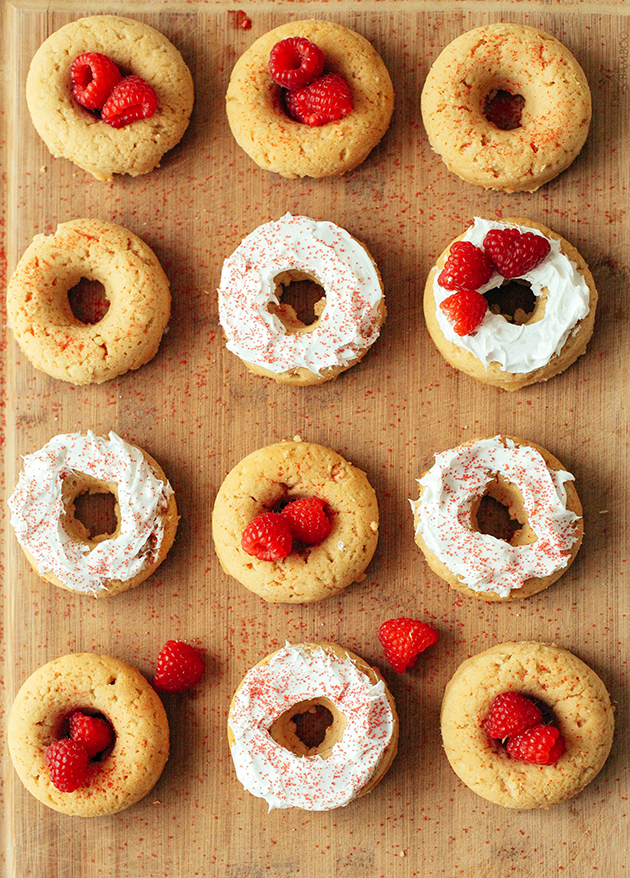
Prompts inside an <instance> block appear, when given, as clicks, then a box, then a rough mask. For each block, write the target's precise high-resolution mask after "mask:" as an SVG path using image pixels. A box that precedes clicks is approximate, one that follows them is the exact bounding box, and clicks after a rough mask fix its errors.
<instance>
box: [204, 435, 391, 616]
mask: <svg viewBox="0 0 630 878" xmlns="http://www.w3.org/2000/svg"><path fill="white" fill-rule="evenodd" d="M313 496H314V497H319V498H320V499H321V500H324V501H325V503H326V511H327V513H329V514H330V519H331V523H332V529H331V532H330V534H329V536H328V537H327V538H326V539H325V540H324V541H323V542H322V543H320V544H319V545H318V546H310V547H308V548H306V549H304V550H302V551H293V552H291V554H290V555H288V556H287V557H286V558H282V559H280V560H278V561H260V560H259V559H258V558H255V557H253V556H251V555H248V554H247V553H246V552H245V551H244V550H243V548H242V546H241V537H242V533H243V530H244V529H245V527H246V526H247V525H248V524H249V523H250V521H252V519H254V518H255V517H256V516H257V515H260V514H261V513H262V512H268V511H274V510H275V509H276V508H277V507H278V506H279V505H281V504H282V503H283V502H285V501H290V500H296V499H298V498H300V497H313ZM212 533H213V536H214V544H215V549H216V552H217V555H218V557H219V561H220V562H221V566H222V567H223V569H224V570H225V572H226V573H228V574H229V575H230V576H233V577H234V578H235V579H237V580H238V581H239V582H240V583H241V584H242V585H244V586H245V587H246V588H248V589H250V591H253V592H255V593H256V594H258V595H260V597H262V598H264V599H265V600H266V601H270V602H280V603H309V602H311V601H320V600H322V599H323V598H327V597H330V596H331V595H334V594H337V593H338V592H340V591H342V590H343V589H344V588H346V586H348V585H350V584H351V583H352V582H361V581H362V580H363V579H365V568H366V567H367V566H368V564H369V563H370V561H371V559H372V556H373V554H374V551H375V549H376V543H377V541H378V504H377V501H376V494H375V493H374V489H373V488H372V486H371V485H370V483H369V482H368V480H367V476H366V475H365V473H364V472H362V471H361V470H360V469H358V468H357V467H355V466H353V465H352V464H351V463H348V461H347V460H344V458H343V457H341V455H340V454H337V452H335V451H332V450H331V449H330V448H325V447H324V446H323V445H316V444H314V443H311V442H302V441H285V442H279V443H277V444H276V445H269V446H267V447H266V448H261V449H259V450H258V451H254V452H253V453H252V454H250V455H248V456H247V457H246V458H244V459H243V460H242V461H241V462H240V463H239V464H237V465H236V466H235V467H234V469H233V470H232V471H231V472H230V473H229V474H228V476H227V477H226V479H225V481H224V482H223V484H222V485H221V487H220V489H219V492H218V494H217V498H216V501H215V505H214V511H213V515H212Z"/></svg>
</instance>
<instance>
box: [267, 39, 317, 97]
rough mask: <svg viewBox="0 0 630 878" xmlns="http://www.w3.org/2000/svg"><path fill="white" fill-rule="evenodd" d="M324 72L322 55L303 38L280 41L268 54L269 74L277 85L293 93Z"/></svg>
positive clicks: (313, 44) (313, 45)
mask: <svg viewBox="0 0 630 878" xmlns="http://www.w3.org/2000/svg"><path fill="white" fill-rule="evenodd" d="M323 70H324V53H323V52H322V50H321V49H320V48H319V46H316V45H315V43H311V42H309V41H308V40H307V39H306V38H305V37H289V39H287V40H281V41H280V42H279V43H276V45H275V46H274V47H273V49H272V50H271V52H270V53H269V74H270V76H271V78H272V79H273V81H274V82H275V83H276V84H277V85H281V86H282V87H283V88H288V89H289V90H290V91H295V90H296V89H298V88H303V87H304V86H305V85H310V84H311V82H313V81H314V80H316V79H317V78H318V77H320V76H321V75H322V73H323Z"/></svg>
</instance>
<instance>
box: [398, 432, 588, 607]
mask: <svg viewBox="0 0 630 878" xmlns="http://www.w3.org/2000/svg"><path fill="white" fill-rule="evenodd" d="M573 481H574V478H573V476H572V475H571V474H570V473H568V472H566V470H565V469H564V467H563V466H562V464H561V463H560V461H559V460H557V458H555V457H554V456H553V455H552V454H550V453H549V452H548V451H547V450H546V449H544V448H541V446H540V445H535V444H534V443H533V442H524V441H523V440H522V439H515V438H513V437H511V436H493V437H492V438H489V439H478V440H475V441H472V442H467V443H465V444H464V445H459V446H458V447H457V448H453V449H450V450H448V451H443V452H441V453H440V454H436V456H435V462H434V464H433V466H432V467H431V469H429V470H428V471H427V472H425V473H424V474H423V475H422V477H421V478H420V479H418V485H419V487H420V497H419V498H418V500H415V501H410V502H411V508H412V511H413V517H414V526H415V540H416V543H417V545H418V546H419V548H420V549H421V550H422V552H423V554H424V556H425V558H426V560H427V563H428V564H429V567H430V568H431V569H432V570H433V571H434V572H435V573H437V575H438V576H440V577H441V578H442V579H444V580H446V582H448V583H449V585H451V586H452V587H453V588H454V589H456V590H457V591H461V592H463V593H464V594H467V595H469V596H471V597H477V598H480V599H481V600H484V601H509V600H520V599H522V598H526V597H529V596H530V595H533V594H536V593H537V592H539V591H542V590H543V589H545V588H547V587H548V586H550V585H551V584H552V583H554V582H555V581H556V580H557V579H559V578H560V576H562V574H563V573H565V572H566V570H567V569H568V567H569V566H570V565H571V564H572V563H573V560H574V558H575V556H576V554H577V551H578V549H579V547H580V544H581V542H582V535H583V522H582V518H581V515H582V506H581V504H580V500H579V498H578V495H577V491H576V490H575V487H574V486H573ZM486 495H489V496H490V497H492V498H494V499H495V500H496V501H497V502H498V503H501V504H503V505H505V506H506V507H508V509H509V512H510V515H511V517H512V518H513V519H514V520H515V521H517V522H518V523H519V525H520V527H519V529H518V530H516V532H515V533H514V534H513V535H512V537H511V539H510V541H509V542H508V541H507V540H505V539H501V538H499V537H496V536H493V535H492V534H490V533H483V532H481V531H480V530H479V524H478V520H477V515H478V512H479V507H480V504H481V501H482V499H483V498H484V496H486Z"/></svg>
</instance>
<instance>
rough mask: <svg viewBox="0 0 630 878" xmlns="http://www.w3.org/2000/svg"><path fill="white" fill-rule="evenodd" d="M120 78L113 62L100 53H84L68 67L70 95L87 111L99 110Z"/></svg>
mask: <svg viewBox="0 0 630 878" xmlns="http://www.w3.org/2000/svg"><path fill="white" fill-rule="evenodd" d="M121 78H122V77H121V75H120V70H119V69H118V67H116V65H115V64H114V62H113V61H112V60H111V59H110V58H108V57H107V55H101V53H100V52H84V53H83V54H82V55H79V56H78V57H76V58H75V59H74V61H73V62H72V66H71V67H70V82H71V83H72V94H73V95H74V98H75V100H76V101H78V103H80V104H81V106H82V107H85V108H86V109H88V110H100V109H101V107H102V106H103V104H104V103H105V101H106V100H107V98H108V97H109V96H110V94H111V92H112V89H113V88H114V86H116V85H117V84H118V83H119V82H120V80H121Z"/></svg>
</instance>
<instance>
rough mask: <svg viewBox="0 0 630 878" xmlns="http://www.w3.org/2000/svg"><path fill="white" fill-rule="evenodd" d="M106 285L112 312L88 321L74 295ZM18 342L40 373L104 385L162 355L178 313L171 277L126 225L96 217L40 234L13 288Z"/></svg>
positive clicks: (10, 304)
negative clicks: (89, 284)
mask: <svg viewBox="0 0 630 878" xmlns="http://www.w3.org/2000/svg"><path fill="white" fill-rule="evenodd" d="M82 278H88V279H91V280H96V281H99V282H100V283H101V284H103V287H104V288H105V295H106V297H107V299H108V300H109V308H108V310H107V313H106V314H105V316H104V317H103V318H102V319H101V320H99V321H98V322H97V323H93V324H88V323H83V322H81V321H80V320H79V319H78V318H77V317H75V315H74V314H73V312H72V309H71V307H70V303H69V300H68V295H67V293H68V291H69V290H71V289H72V287H74V286H75V285H76V284H78V283H79V281H80V280H81V279H82ZM7 312H8V318H9V324H10V326H11V328H12V330H13V334H14V335H15V339H16V341H17V343H18V344H19V346H20V348H21V349H22V351H23V352H24V354H25V355H26V356H27V357H28V359H29V360H30V361H31V363H32V364H33V365H34V366H35V368H37V369H41V371H43V372H46V374H48V375H51V376H52V377H53V378H58V379H60V380H61V381H69V382H71V383H72V384H100V383H101V382H103V381H109V380H110V379H111V378H116V377H117V376H118V375H122V374H124V373H125V372H127V371H128V370H130V369H139V368H140V366H143V365H144V364H145V363H148V362H149V360H151V359H152V358H153V357H154V356H155V354H156V353H157V350H158V347H159V345H160V341H161V339H162V335H163V333H164V330H165V329H166V325H167V324H168V320H169V317H170V313H171V294H170V288H169V282H168V278H167V277H166V275H165V274H164V271H163V270H162V266H161V265H160V263H159V262H158V259H157V257H156V256H155V253H154V252H153V251H152V250H151V248H150V247H149V246H148V245H147V244H145V243H144V241H142V240H140V238H138V237H137V236H136V235H134V234H133V233H132V232H130V231H128V230H127V229H125V228H123V227H122V226H119V225H116V224H114V223H108V222H102V221H101V220H94V219H76V220H71V221H70V222H67V223H62V224H61V225H59V226H58V227H57V230H56V232H55V233H54V234H53V235H36V236H35V238H34V239H33V242H32V243H31V245H30V247H29V248H28V249H27V250H26V252H25V253H24V255H23V256H22V258H21V259H20V261H19V263H18V266H17V268H16V270H15V272H14V274H13V277H12V278H11V280H10V281H9V285H8V288H7Z"/></svg>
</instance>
